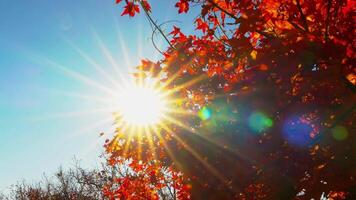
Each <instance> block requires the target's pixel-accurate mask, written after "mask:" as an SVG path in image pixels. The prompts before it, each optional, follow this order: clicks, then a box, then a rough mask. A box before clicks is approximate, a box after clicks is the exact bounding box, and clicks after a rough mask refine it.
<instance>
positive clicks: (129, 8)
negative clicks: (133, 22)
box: [121, 2, 140, 17]
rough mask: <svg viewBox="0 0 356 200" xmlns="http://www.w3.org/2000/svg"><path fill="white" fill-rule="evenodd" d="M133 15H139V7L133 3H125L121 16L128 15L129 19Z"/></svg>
mask: <svg viewBox="0 0 356 200" xmlns="http://www.w3.org/2000/svg"><path fill="white" fill-rule="evenodd" d="M135 13H140V7H139V6H138V5H136V4H134V3H133V2H127V5H126V6H125V7H124V11H123V12H122V13H121V16H123V15H129V16H130V17H133V16H135Z"/></svg>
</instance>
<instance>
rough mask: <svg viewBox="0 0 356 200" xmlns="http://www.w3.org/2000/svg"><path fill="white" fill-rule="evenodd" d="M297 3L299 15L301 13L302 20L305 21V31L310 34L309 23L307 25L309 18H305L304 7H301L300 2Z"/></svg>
mask: <svg viewBox="0 0 356 200" xmlns="http://www.w3.org/2000/svg"><path fill="white" fill-rule="evenodd" d="M296 1H297V8H298V10H299V13H300V17H301V18H302V20H303V27H304V29H305V30H304V31H306V32H309V28H308V23H307V18H306V17H305V15H304V13H303V10H302V7H301V5H300V2H299V0H296Z"/></svg>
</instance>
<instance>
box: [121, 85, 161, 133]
mask: <svg viewBox="0 0 356 200" xmlns="http://www.w3.org/2000/svg"><path fill="white" fill-rule="evenodd" d="M119 98H120V99H119V113H120V115H121V116H122V118H123V120H124V121H125V123H126V124H128V125H130V126H146V125H154V124H157V123H159V122H160V121H161V120H162V118H163V115H164V113H165V110H166V109H167V102H166V100H165V98H164V95H163V93H162V92H160V91H159V90H157V89H155V88H153V87H149V86H144V85H131V86H129V87H127V88H124V89H123V90H122V92H121V93H120V94H119Z"/></svg>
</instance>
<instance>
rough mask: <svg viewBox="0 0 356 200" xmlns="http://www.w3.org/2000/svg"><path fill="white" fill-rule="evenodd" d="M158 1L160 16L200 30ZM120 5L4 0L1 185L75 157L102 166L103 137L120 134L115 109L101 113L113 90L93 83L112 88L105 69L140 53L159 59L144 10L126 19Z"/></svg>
mask: <svg viewBox="0 0 356 200" xmlns="http://www.w3.org/2000/svg"><path fill="white" fill-rule="evenodd" d="M151 2H152V6H153V12H154V13H153V15H154V18H155V19H158V20H159V21H160V22H164V21H167V20H175V19H178V20H180V21H182V24H181V26H183V30H186V31H191V30H193V29H194V28H193V27H192V25H191V24H189V23H186V22H189V21H191V18H190V17H191V16H190V17H188V16H179V18H177V16H178V15H177V10H176V9H175V8H174V6H173V5H174V4H173V3H172V2H174V1H173V0H167V1H166V0H164V1H163V0H153V1H151ZM119 7H122V6H119ZM119 7H118V6H116V5H115V4H114V0H76V1H73V0H61V1H48V0H31V1H25V0H1V1H0V44H1V45H0V190H3V189H5V188H7V187H8V186H9V185H11V184H14V183H16V182H17V181H21V180H22V179H26V180H27V181H29V182H31V181H36V180H39V179H40V178H41V176H42V174H43V173H46V174H51V173H52V172H54V171H55V170H56V169H58V167H59V166H61V165H62V166H64V167H68V166H70V165H71V164H73V158H74V156H75V157H76V158H77V159H79V160H81V161H82V164H83V165H84V166H86V167H95V166H96V165H97V163H98V161H99V158H98V156H99V154H100V152H101V151H102V144H103V141H104V139H105V138H99V137H98V135H99V133H100V132H102V131H104V132H106V133H109V134H110V133H112V125H111V124H112V120H111V114H110V112H109V111H105V112H103V111H101V112H99V111H94V110H102V109H103V108H104V109H105V106H106V104H105V103H103V102H101V101H100V100H96V99H99V98H110V96H108V95H107V94H106V93H105V92H103V91H101V90H100V87H96V86H95V85H94V84H92V83H90V82H91V81H95V82H96V83H98V84H100V85H103V86H105V87H109V88H112V86H113V85H112V83H111V82H110V81H109V78H108V77H107V76H106V75H105V74H108V75H109V76H110V78H111V79H114V80H116V79H117V78H118V76H117V74H118V73H117V72H119V73H120V74H123V75H124V76H128V73H127V71H128V70H127V69H128V67H129V66H135V65H137V64H138V63H139V60H140V58H151V59H155V58H157V52H156V51H155V50H154V49H153V46H152V44H151V41H150V39H149V37H150V34H151V29H150V26H149V24H148V22H147V21H146V19H145V18H144V15H140V16H139V17H135V18H128V17H120V14H121V9H119ZM184 24H189V25H188V26H184ZM162 45H163V46H164V45H165V44H164V43H162ZM101 47H105V49H107V51H108V52H110V54H111V55H112V57H113V60H114V61H115V63H117V68H116V69H115V68H114V66H113V62H112V61H110V59H109V58H108V57H106V56H105V54H104V53H103V50H102V48H101ZM86 58H89V59H86ZM83 77H84V78H83ZM83 80H84V81H83ZM88 80H91V81H88ZM92 97H94V98H92Z"/></svg>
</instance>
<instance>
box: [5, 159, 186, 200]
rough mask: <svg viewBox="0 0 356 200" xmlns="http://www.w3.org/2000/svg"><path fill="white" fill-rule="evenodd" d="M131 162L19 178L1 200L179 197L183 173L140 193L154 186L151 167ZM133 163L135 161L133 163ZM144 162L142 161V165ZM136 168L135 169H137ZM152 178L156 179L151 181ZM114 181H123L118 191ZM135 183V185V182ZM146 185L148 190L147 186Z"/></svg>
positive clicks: (167, 178)
mask: <svg viewBox="0 0 356 200" xmlns="http://www.w3.org/2000/svg"><path fill="white" fill-rule="evenodd" d="M128 165H130V164H129V163H127V166H125V167H117V166H115V167H112V166H111V165H109V164H108V163H102V165H101V167H100V168H97V169H91V170H88V169H85V168H83V167H81V166H80V165H79V163H78V162H76V163H75V166H74V167H72V168H69V169H68V170H63V169H62V168H60V169H59V170H58V171H57V172H56V173H55V174H54V175H53V176H51V177H47V176H44V177H43V179H42V181H41V182H36V183H33V184H30V183H28V182H25V181H23V182H19V183H17V184H16V185H13V186H11V188H10V191H9V192H8V194H6V195H5V194H1V193H0V200H101V199H103V200H104V199H118V198H119V199H155V198H156V199H174V198H176V197H175V195H176V196H177V197H179V195H178V194H177V193H175V190H174V188H173V185H174V184H178V183H176V182H172V180H175V179H177V178H175V176H177V177H181V175H180V174H174V173H172V174H171V175H170V176H169V177H168V175H166V178H164V182H163V183H162V184H163V185H164V186H161V187H160V188H161V189H160V190H157V195H156V196H152V194H153V193H140V191H149V190H146V189H148V188H149V187H150V186H149V185H144V184H146V183H147V181H146V180H145V178H146V177H145V176H144V175H143V173H144V172H147V169H143V168H142V169H141V171H138V169H135V170H133V169H131V168H130V167H128ZM130 166H132V165H130ZM141 166H142V165H141ZM134 171H135V172H134ZM151 182H152V181H151ZM113 183H120V184H122V185H121V187H119V189H118V190H116V191H115V195H111V194H109V193H108V187H109V185H110V187H111V188H114V187H117V186H118V185H114V184H113ZM131 184H134V185H131ZM143 189H145V190H143Z"/></svg>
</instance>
